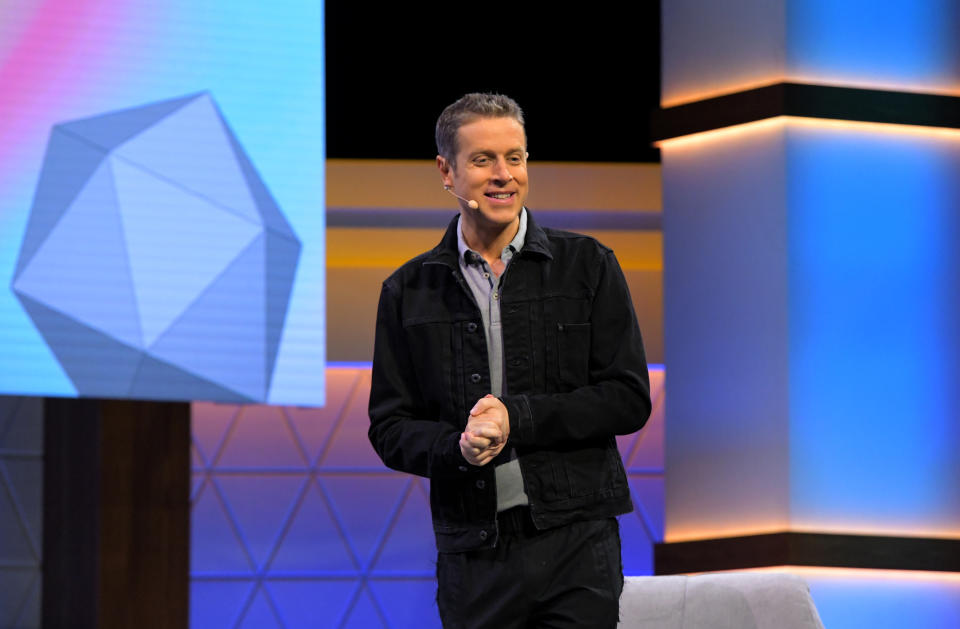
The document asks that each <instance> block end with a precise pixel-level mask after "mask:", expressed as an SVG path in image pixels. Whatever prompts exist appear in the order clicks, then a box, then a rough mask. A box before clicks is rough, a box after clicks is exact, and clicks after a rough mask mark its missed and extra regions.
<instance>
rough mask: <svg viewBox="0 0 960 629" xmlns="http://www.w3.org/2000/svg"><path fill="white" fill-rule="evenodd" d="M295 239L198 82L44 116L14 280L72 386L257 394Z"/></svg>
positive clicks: (85, 391)
mask: <svg viewBox="0 0 960 629" xmlns="http://www.w3.org/2000/svg"><path fill="white" fill-rule="evenodd" d="M300 248H301V244H300V240H299V239H298V238H297V235H296V234H295V233H294V231H293V229H292V228H291V226H290V224H289V223H288V222H287V220H286V218H285V217H284V216H283V213H282V211H281V210H280V208H279V207H278V206H277V204H276V202H275V201H274V199H273V197H272V195H271V194H270V192H269V190H268V189H267V186H266V185H265V184H264V182H263V181H262V180H261V178H260V176H259V174H258V173H257V171H256V168H255V167H254V165H253V163H252V162H251V160H250V158H249V157H248V156H247V155H246V153H245V152H244V150H243V148H242V146H241V144H240V142H239V140H238V139H237V138H236V136H235V135H234V134H233V132H232V131H231V129H230V127H229V126H228V125H227V123H226V121H225V120H224V118H223V116H222V115H221V113H220V111H219V109H218V107H217V105H216V104H215V103H214V101H213V99H212V97H211V96H210V94H209V93H207V92H203V93H199V94H193V95H189V96H185V97H181V98H175V99H171V100H166V101H162V102H157V103H152V104H148V105H144V106H140V107H134V108H130V109H125V110H122V111H116V112H109V113H105V114H102V115H98V116H94V117H91V118H85V119H82V120H75V121H71V122H65V123H62V124H58V125H55V126H54V127H53V129H52V131H51V134H50V140H49V142H48V145H47V151H46V155H45V157H44V163H43V168H42V170H41V173H40V179H39V183H38V185H37V191H36V194H35V196H34V201H33V207H32V208H31V211H30V216H29V218H28V221H27V228H26V231H25V236H24V239H23V242H22V244H21V247H20V255H19V258H18V260H17V263H16V270H15V272H14V277H13V283H12V288H13V292H14V294H16V296H17V298H18V299H19V300H20V303H21V304H22V306H23V307H24V310H25V311H26V312H27V314H28V315H29V316H30V318H31V320H32V321H33V323H34V325H36V327H37V329H38V330H39V332H40V334H41V335H42V336H43V338H44V340H45V342H46V343H47V346H48V347H49V348H50V350H51V352H52V353H53V355H54V356H55V357H56V359H57V361H58V362H59V364H60V365H61V367H62V368H63V369H64V371H65V372H66V374H67V376H68V377H69V378H70V380H71V381H72V383H73V385H74V387H75V388H76V389H77V394H78V395H81V396H90V397H137V398H143V399H161V400H169V399H173V400H195V399H208V400H216V401H232V402H265V401H266V400H267V394H268V392H269V390H270V383H271V379H272V377H273V370H274V365H275V363H276V358H277V352H278V350H279V346H280V337H281V334H282V332H283V326H284V322H285V321H286V315H287V308H288V306H289V301H290V293H291V289H292V287H293V281H294V276H295V274H296V270H297V263H298V261H299V259H300Z"/></svg>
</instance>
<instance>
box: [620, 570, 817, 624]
mask: <svg viewBox="0 0 960 629" xmlns="http://www.w3.org/2000/svg"><path fill="white" fill-rule="evenodd" d="M618 626H619V627H620V628H621V629H823V623H822V622H820V616H819V614H817V609H816V607H815V606H814V604H813V599H812V598H811V597H810V588H809V587H808V586H807V583H806V581H804V580H803V579H801V578H800V577H797V576H795V575H791V574H780V573H720V574H704V575H697V576H689V577H688V576H662V577H627V578H626V579H625V581H624V586H623V595H622V596H621V597H620V624H619V625H618Z"/></svg>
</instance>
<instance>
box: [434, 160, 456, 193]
mask: <svg viewBox="0 0 960 629" xmlns="http://www.w3.org/2000/svg"><path fill="white" fill-rule="evenodd" d="M437 168H438V169H440V178H441V179H442V180H443V185H445V186H450V187H453V173H452V172H451V171H452V170H453V168H452V167H451V164H450V162H448V161H447V158H446V157H444V156H443V155H437Z"/></svg>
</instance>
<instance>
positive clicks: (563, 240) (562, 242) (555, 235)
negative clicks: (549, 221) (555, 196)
mask: <svg viewBox="0 0 960 629" xmlns="http://www.w3.org/2000/svg"><path fill="white" fill-rule="evenodd" d="M543 232H544V234H546V236H547V240H548V241H549V242H550V243H551V245H556V247H559V248H563V249H566V250H570V251H577V252H578V253H595V254H596V255H598V256H605V255H607V254H608V253H612V252H613V249H611V248H610V247H607V246H606V245H604V244H603V243H602V242H600V241H599V240H597V239H596V238H594V237H593V236H587V235H586V234H578V233H577V232H570V231H565V230H562V229H553V228H551V227H544V228H543Z"/></svg>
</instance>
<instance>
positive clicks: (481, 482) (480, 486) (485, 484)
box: [477, 480, 487, 489]
mask: <svg viewBox="0 0 960 629" xmlns="http://www.w3.org/2000/svg"><path fill="white" fill-rule="evenodd" d="M486 486H487V483H486V481H482V480H478V481H477V489H483V488H484V487H486Z"/></svg>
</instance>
